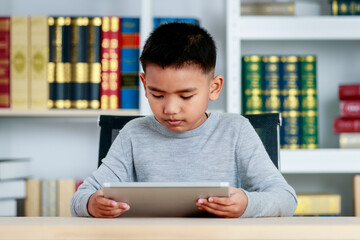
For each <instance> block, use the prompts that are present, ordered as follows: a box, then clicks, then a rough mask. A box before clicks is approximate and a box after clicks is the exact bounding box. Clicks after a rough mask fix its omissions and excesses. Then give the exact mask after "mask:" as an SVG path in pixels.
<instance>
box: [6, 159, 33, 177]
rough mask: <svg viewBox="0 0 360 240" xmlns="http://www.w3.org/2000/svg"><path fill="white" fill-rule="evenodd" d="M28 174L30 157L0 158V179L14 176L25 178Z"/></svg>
mask: <svg viewBox="0 0 360 240" xmlns="http://www.w3.org/2000/svg"><path fill="white" fill-rule="evenodd" d="M30 175H31V165H30V159H28V158H0V181H3V180H8V179H16V178H26V177H29V176H30Z"/></svg>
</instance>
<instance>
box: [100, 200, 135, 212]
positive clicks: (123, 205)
mask: <svg viewBox="0 0 360 240" xmlns="http://www.w3.org/2000/svg"><path fill="white" fill-rule="evenodd" d="M129 208H130V206H129V205H128V204H127V203H122V202H116V206H110V207H109V206H107V205H99V209H101V210H104V211H107V210H112V209H123V210H128V209H129Z"/></svg>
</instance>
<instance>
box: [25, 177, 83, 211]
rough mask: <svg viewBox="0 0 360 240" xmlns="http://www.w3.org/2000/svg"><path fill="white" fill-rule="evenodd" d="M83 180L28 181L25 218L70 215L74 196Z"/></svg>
mask: <svg viewBox="0 0 360 240" xmlns="http://www.w3.org/2000/svg"><path fill="white" fill-rule="evenodd" d="M81 184H82V180H72V179H71V180H39V179H28V180H27V181H26V199H25V216H27V217H39V216H62V217H68V216H71V214H70V201H71V197H72V195H73V194H74V193H75V191H76V190H77V188H78V187H79V186H80V185H81Z"/></svg>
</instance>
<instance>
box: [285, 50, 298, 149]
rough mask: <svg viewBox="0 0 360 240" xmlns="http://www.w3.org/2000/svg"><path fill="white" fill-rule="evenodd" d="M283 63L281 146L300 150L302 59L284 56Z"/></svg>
mask: <svg viewBox="0 0 360 240" xmlns="http://www.w3.org/2000/svg"><path fill="white" fill-rule="evenodd" d="M281 61H282V66H283V70H282V72H283V81H282V82H283V86H282V98H283V105H282V106H283V109H282V126H281V128H280V146H281V147H282V148H288V149H298V148H300V145H301V125H300V119H301V117H300V115H301V106H300V59H299V57H298V56H282V57H281Z"/></svg>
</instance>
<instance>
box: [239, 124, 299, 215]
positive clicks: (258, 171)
mask: <svg viewBox="0 0 360 240" xmlns="http://www.w3.org/2000/svg"><path fill="white" fill-rule="evenodd" d="M238 151H239V152H238V154H237V156H238V168H239V169H238V170H239V172H240V183H241V188H242V190H244V192H245V194H246V195H247V197H248V205H247V208H246V210H245V212H244V214H243V215H242V216H241V217H280V216H292V215H293V214H294V212H295V210H296V207H297V197H296V193H295V191H294V189H293V188H292V187H291V186H290V185H289V184H288V183H287V182H286V180H285V179H284V177H283V176H282V174H281V173H280V171H279V170H278V169H277V168H276V167H275V165H274V164H273V163H272V161H271V159H270V157H269V155H268V154H267V152H266V150H265V147H264V145H263V144H262V141H261V140H260V138H259V136H258V134H257V133H256V132H255V130H254V128H253V127H252V125H251V124H250V123H249V121H248V120H247V119H246V121H244V122H243V124H242V127H241V131H240V136H239V147H238Z"/></svg>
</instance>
